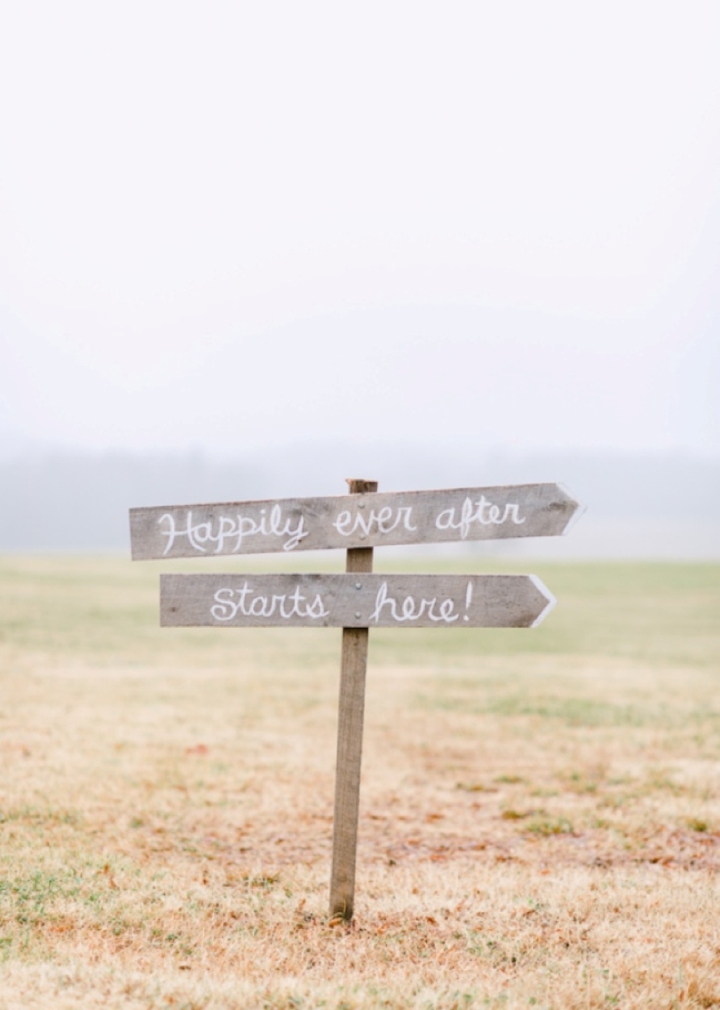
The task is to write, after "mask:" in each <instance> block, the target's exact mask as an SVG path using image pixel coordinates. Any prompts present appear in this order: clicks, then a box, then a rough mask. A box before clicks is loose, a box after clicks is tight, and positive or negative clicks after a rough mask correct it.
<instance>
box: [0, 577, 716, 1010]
mask: <svg viewBox="0 0 720 1010" xmlns="http://www.w3.org/2000/svg"><path fill="white" fill-rule="evenodd" d="M189 567H190V566H189V565H186V569H187V568H189ZM214 567H217V564H216V566H214ZM235 567H237V565H236V566H235ZM423 567H430V566H429V564H424V565H423ZM483 567H484V568H485V570H487V567H488V566H483ZM512 567H513V566H509V565H504V566H503V568H504V569H510V568H512ZM515 567H517V566H515ZM538 569H539V574H540V575H541V576H542V577H543V578H544V579H545V581H546V582H547V583H548V585H549V586H550V587H551V588H552V589H553V590H554V591H555V592H556V594H557V595H558V596H559V597H560V606H559V608H558V610H557V611H556V612H555V613H554V614H552V615H551V617H550V618H549V620H548V623H547V626H546V627H544V628H541V629H538V630H537V631H535V632H532V631H520V632H490V633H487V632H465V631H461V632H457V633H447V632H446V633H443V632H429V633H425V632H420V631H418V632H412V631H406V630H403V631H393V632H378V633H377V634H375V635H374V636H373V643H372V646H371V665H370V673H369V679H368V703H367V715H366V749H365V760H364V773H363V796H362V811H361V837H360V847H359V854H358V894H357V903H356V922H355V924H354V925H353V926H352V927H350V928H346V927H344V926H338V927H333V926H331V925H329V924H328V921H327V918H326V906H327V900H328V877H329V858H330V839H331V829H332V825H331V813H332V798H333V774H334V770H333V764H334V750H335V727H336V714H335V706H336V695H337V679H338V676H337V665H338V656H339V633H337V632H334V631H310V630H300V631H290V630H286V629H282V630H280V631H250V632H248V631H245V632H233V631H228V630H215V629H212V630H209V631H206V630H198V631H195V630H187V631H185V630H183V631H174V630H173V631H170V630H162V631H161V630H160V629H158V628H157V627H156V621H157V599H156V593H157V588H156V578H155V573H156V571H157V568H156V567H154V566H147V567H143V566H134V567H133V566H130V565H129V563H127V562H124V561H119V560H118V561H108V560H105V561H100V560H91V559H87V560H79V559H5V561H4V562H3V563H2V566H1V567H0V579H1V581H0V587H1V588H0V591H1V592H2V599H1V600H0V604H1V605H2V614H3V618H2V629H3V635H2V644H1V645H0V663H1V670H2V683H3V698H4V701H3V705H2V711H1V713H0V761H1V762H2V765H1V766H2V790H1V793H0V819H1V821H2V823H0V851H1V852H2V874H1V876H0V958H2V964H0V1006H1V1007H3V1008H5V1007H7V1008H11V1007H12V1008H15V1007H18V1008H19V1007H22V1008H25V1007H28V1008H34V1007H38V1008H40V1007H42V1008H50V1007H52V1008H56V1007H57V1008H69V1007H80V1006H82V1007H88V1008H94V1007H118V1008H122V1010H130V1008H132V1010H135V1008H138V1010H139V1008H143V1010H146V1008H147V1010H150V1008H152V1010H159V1008H166V1007H168V1008H170V1007H172V1008H180V1007H184V1008H185V1010H199V1008H208V1010H210V1008H231V1007H232V1008H234V1007H238V1008H240V1007H253V1008H254V1007H258V1008H260V1007H263V1008H284V1010H291V1008H297V1007H306V1008H312V1007H319V1006H325V1007H329V1008H337V1010H339V1008H341V1007H344V1008H347V1010H354V1008H358V1010H366V1008H370V1007H373V1008H375V1007H386V1008H396V1007H397V1008H401V1007H407V1008H413V1010H415V1008H425V1007H427V1008H436V1007H437V1008H442V1010H450V1008H457V1010H464V1008H471V1007H472V1008H474V1007H484V1006H490V1007H503V1008H516V1007H530V1006H535V1007H556V1008H564V1007H568V1008H578V1010H580V1008H599V1007H611V1006H618V1007H623V1008H647V1007H662V1008H664V1007H667V1008H671V1007H678V1008H680V1007H682V1008H691V1007H692V1008H695V1007H705V1008H709V1007H720V911H718V910H719V909H720V894H719V893H718V891H719V888H718V869H720V697H719V695H720V692H719V690H718V688H719V686H720V673H719V667H720V664H718V658H719V656H720V648H719V645H720V620H718V618H719V617H720V606H719V603H720V570H719V569H718V567H717V566H700V565H698V566H672V565H665V566H655V567H653V566H622V565H607V566H598V565H586V566H582V565H577V566H555V567H553V566H548V565H545V566H542V565H540V566H538V565H533V566H531V567H530V570H538ZM195 570H197V569H195Z"/></svg>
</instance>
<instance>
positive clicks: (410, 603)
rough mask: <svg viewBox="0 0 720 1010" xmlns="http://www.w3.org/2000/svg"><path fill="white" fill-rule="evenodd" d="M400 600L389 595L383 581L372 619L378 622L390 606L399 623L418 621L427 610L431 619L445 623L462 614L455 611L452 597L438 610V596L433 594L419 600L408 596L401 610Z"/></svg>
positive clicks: (390, 611)
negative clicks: (427, 598) (428, 597)
mask: <svg viewBox="0 0 720 1010" xmlns="http://www.w3.org/2000/svg"><path fill="white" fill-rule="evenodd" d="M398 602H399V601H398V600H396V599H395V598H394V597H393V596H388V588H387V582H383V584H382V585H381V586H380V588H379V589H378V592H377V596H376V597H375V609H374V610H373V612H372V614H370V620H371V621H375V622H376V623H377V622H378V621H379V620H380V618H381V617H382V616H383V609H384V608H385V607H387V608H388V614H389V616H390V617H392V619H393V620H394V621H397V622H398V623H401V622H403V621H418V620H419V619H420V618H421V617H422V616H423V614H424V613H425V612H426V611H427V616H428V617H429V618H430V620H431V621H444V622H445V624H452V622H453V621H457V619H458V617H459V616H460V615H459V614H457V613H456V612H455V602H454V600H451V599H447V600H443V601H442V603H441V604H440V606H439V607H438V609H437V612H436V610H435V605H436V604H437V597H436V596H433V598H432V599H431V600H426V599H423V598H421V599H420V600H418V601H417V602H416V601H415V597H414V596H406V597H405V599H404V600H403V601H402V603H400V610H399V611H398Z"/></svg>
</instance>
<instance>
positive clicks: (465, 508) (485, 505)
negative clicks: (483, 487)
mask: <svg viewBox="0 0 720 1010" xmlns="http://www.w3.org/2000/svg"><path fill="white" fill-rule="evenodd" d="M519 508H520V506H519V505H518V503H517V502H508V503H507V504H506V505H505V511H504V512H503V513H502V515H501V513H500V506H499V505H493V504H492V502H490V501H488V500H487V498H486V497H485V495H481V496H480V498H479V499H478V501H477V502H473V501H472V500H471V499H470V498H466V499H465V501H464V502H463V503H462V508H461V509H460V510H459V515H458V517H457V519H455V512H456V509H454V508H449V509H445V510H444V511H442V512H441V513H440V515H439V516H438V517H437V519H436V520H435V527H436V529H439V530H460V536H461V537H462V539H463V540H464V539H465V538H466V537H467V535H468V533H469V532H470V526H471V525H472V524H473V523H480V525H481V526H502V524H503V523H504V522H506V521H507V520H508V519H510V520H511V521H512V522H513V523H514V524H515V525H516V526H521V525H522V524H523V523H524V522H525V520H524V519H521V518H520V516H519V514H518V511H519Z"/></svg>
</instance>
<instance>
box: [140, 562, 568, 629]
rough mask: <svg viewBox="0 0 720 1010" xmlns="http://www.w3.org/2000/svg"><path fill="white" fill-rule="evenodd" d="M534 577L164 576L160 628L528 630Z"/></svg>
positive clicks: (543, 602) (536, 607) (539, 592)
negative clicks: (281, 627) (283, 627)
mask: <svg viewBox="0 0 720 1010" xmlns="http://www.w3.org/2000/svg"><path fill="white" fill-rule="evenodd" d="M554 602H555V600H554V597H553V596H552V594H551V593H550V592H549V590H548V589H547V588H546V587H545V586H544V585H543V584H542V582H540V580H539V579H537V578H536V577H535V576H534V575H378V574H372V575H371V574H360V573H358V574H355V575H353V574H337V575H308V574H304V573H303V574H295V575H275V574H272V575H236V574H227V575H205V574H203V575H176V574H172V575H161V576H160V623H161V624H162V625H163V626H165V627H173V626H174V627H201V626H213V627H245V628H247V627H280V626H285V627H318V628H322V627H341V628H368V627H370V628H375V627H378V628H463V627H464V628H528V627H532V626H533V625H535V624H538V623H539V622H540V620H542V618H544V617H545V615H546V614H547V613H548V612H549V610H550V609H551V607H552V606H553V605H554Z"/></svg>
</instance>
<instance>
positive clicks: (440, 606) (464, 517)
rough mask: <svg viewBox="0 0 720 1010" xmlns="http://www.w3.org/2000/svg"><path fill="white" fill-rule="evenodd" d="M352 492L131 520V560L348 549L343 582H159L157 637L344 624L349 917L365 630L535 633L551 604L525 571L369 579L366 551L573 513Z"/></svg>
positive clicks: (535, 523) (555, 529)
mask: <svg viewBox="0 0 720 1010" xmlns="http://www.w3.org/2000/svg"><path fill="white" fill-rule="evenodd" d="M348 484H349V486H350V494H349V495H341V496H337V497H331V498H292V499H282V500H277V501H251V502H230V503H226V504H212V505H181V506H167V507H165V506H162V507H153V508H136V509H131V510H130V538H131V544H132V557H133V559H134V560H145V559H152V558H154V559H157V558H190V557H208V556H215V555H218V556H219V555H229V554H230V555H233V554H259V553H266V552H271V551H279V552H284V553H288V554H290V553H294V552H296V551H302V550H318V549H328V548H337V547H342V548H345V549H347V560H346V566H345V574H339V575H325V574H323V575H308V574H297V575H277V574H267V575H257V574H252V575H236V574H232V575H162V576H161V577H160V623H161V624H162V625H163V626H165V627H200V626H206V625H209V626H212V627H218V628H238V627H240V628H248V627H281V626H283V627H297V626H302V627H340V628H342V629H343V633H342V658H341V666H340V700H339V708H338V744H337V769H336V780H335V816H334V822H333V857H332V873H331V883H330V915H331V917H333V918H339V919H345V920H350V919H352V916H353V907H354V900H355V864H356V853H357V827H358V810H359V801H360V767H361V760H362V739H363V720H364V710H365V672H366V669H367V655H368V637H369V629H370V628H373V627H378V628H380V627H382V628H462V627H465V628H467V627H471V628H531V627H535V626H536V625H537V624H539V623H540V621H541V620H542V619H543V618H544V617H545V615H546V614H547V613H548V611H549V610H551V609H552V607H553V605H554V603H555V600H554V598H553V596H552V594H551V593H549V592H548V590H547V589H546V588H545V586H544V585H543V584H542V582H540V580H539V579H537V578H536V577H535V576H534V575H376V574H373V571H372V566H373V548H374V547H382V546H395V545H398V544H425V543H457V542H461V541H463V540H468V541H469V540H494V539H504V538H508V537H538V536H557V535H560V534H562V533H565V532H566V531H567V529H568V527H569V525H570V523H571V521H572V520H573V519H574V518H577V516H578V514H579V505H578V503H577V502H576V501H575V500H574V499H573V498H571V497H570V495H569V494H568V493H567V492H566V491H565V490H564V489H563V488H562V486H560V485H558V484H517V485H507V486H503V487H490V488H455V489H450V490H440V491H406V492H394V493H390V494H378V493H377V483H375V482H374V481H368V480H349V481H348Z"/></svg>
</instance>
